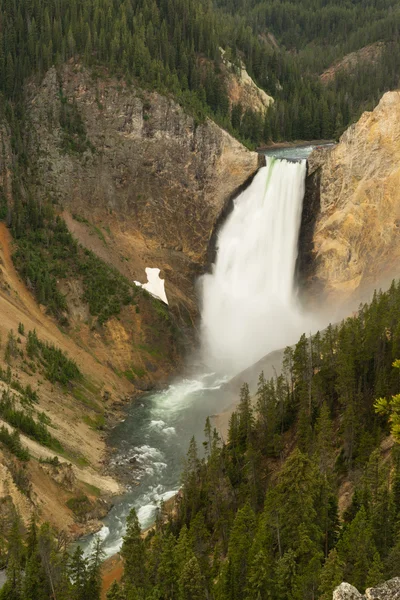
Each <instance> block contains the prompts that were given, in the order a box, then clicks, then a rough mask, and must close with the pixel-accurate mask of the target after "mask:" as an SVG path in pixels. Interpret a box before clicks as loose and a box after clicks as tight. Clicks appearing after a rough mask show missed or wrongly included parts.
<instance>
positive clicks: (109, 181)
mask: <svg viewBox="0 0 400 600" xmlns="http://www.w3.org/2000/svg"><path fill="white" fill-rule="evenodd" d="M27 107H28V114H29V118H30V124H31V127H32V130H31V151H32V152H31V154H32V155H33V156H34V157H36V166H37V173H38V182H37V183H38V187H39V189H40V191H41V192H42V193H43V194H47V195H52V196H54V197H55V198H57V199H58V201H59V202H61V203H62V205H63V206H64V208H65V209H66V210H67V211H68V213H70V214H75V213H76V214H78V215H80V217H83V218H85V219H88V220H89V221H90V222H91V223H94V224H95V225H96V226H99V227H102V226H103V224H104V227H105V228H109V230H110V231H111V234H112V237H113V240H114V245H115V246H116V247H117V248H118V250H119V254H120V255H123V257H124V260H123V262H124V268H123V269H121V270H124V271H125V274H127V275H128V276H129V277H131V278H132V279H136V280H138V281H142V282H144V281H145V275H144V269H145V267H158V268H161V270H162V271H161V277H164V276H165V278H166V291H167V296H168V297H169V299H170V298H171V296H172V299H173V300H174V299H179V298H181V299H182V298H185V299H186V300H188V299H189V301H191V300H193V282H194V279H195V275H196V274H197V273H199V272H200V271H201V270H202V268H203V266H204V263H205V261H206V256H207V246H208V242H209V240H210V238H211V236H212V233H213V230H214V226H215V223H216V221H217V219H218V216H219V215H220V213H221V211H222V210H223V209H224V207H225V205H226V203H227V202H228V201H229V199H230V197H231V196H232V194H234V192H235V190H236V189H237V188H238V187H239V186H241V185H242V184H243V183H244V182H245V181H246V180H247V179H248V178H249V177H250V176H251V175H252V174H254V172H255V171H256V170H257V168H258V165H259V157H258V155H257V154H256V153H254V152H249V151H248V150H246V149H245V148H244V147H243V146H242V145H241V144H240V143H239V142H237V141H236V140H235V139H234V138H232V137H231V136H230V135H229V134H228V133H226V132H225V131H224V130H222V129H221V128H220V127H218V126H217V125H216V124H215V123H214V122H212V121H210V120H208V119H207V120H206V121H205V122H204V123H200V124H199V123H196V121H195V120H194V118H192V117H190V116H188V115H187V114H185V113H184V111H183V110H182V109H181V107H180V106H179V105H178V104H176V103H175V102H174V101H172V100H170V99H167V98H166V97H163V96H161V95H159V94H157V93H146V92H144V91H143V90H140V89H138V88H135V87H134V86H127V85H126V84H125V83H124V82H121V81H117V80H115V79H111V78H109V77H107V75H106V74H104V73H100V74H97V77H93V75H92V74H91V73H90V72H89V71H87V70H85V69H84V68H82V67H81V66H80V65H73V64H68V65H66V66H64V67H63V68H62V69H61V71H60V72H56V70H55V69H51V70H50V71H49V72H48V73H47V75H46V77H45V78H44V80H43V82H42V83H41V85H40V86H37V85H33V84H31V86H30V88H29V89H28V101H27ZM65 110H68V111H69V113H70V117H69V119H70V121H71V120H73V119H75V120H76V121H77V123H78V125H79V123H80V121H81V124H82V125H83V131H84V134H81V141H82V138H83V137H84V138H85V139H84V140H83V142H84V149H83V151H80V152H76V151H75V150H74V147H73V145H72V147H71V144H69V141H70V140H69V138H68V136H69V133H70V132H69V131H68V127H70V126H71V123H70V122H67V123H65V118H64V119H63V114H65ZM63 111H64V113H63ZM76 115H78V117H76ZM77 119H78V120H77ZM79 120H80V121H79ZM72 126H73V127H75V129H76V128H77V127H76V126H75V125H74V123H72ZM73 136H75V137H76V134H75V133H74V132H73V131H72V137H73ZM119 258H121V256H120V257H119ZM116 266H117V267H118V268H119V266H120V265H118V264H117V265H116ZM172 304H173V302H172Z"/></svg>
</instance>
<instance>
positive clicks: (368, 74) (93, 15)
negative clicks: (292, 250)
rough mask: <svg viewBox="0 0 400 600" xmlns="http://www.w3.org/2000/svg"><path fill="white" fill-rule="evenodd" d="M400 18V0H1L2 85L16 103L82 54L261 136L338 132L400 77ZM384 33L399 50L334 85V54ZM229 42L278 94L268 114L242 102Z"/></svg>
mask: <svg viewBox="0 0 400 600" xmlns="http://www.w3.org/2000/svg"><path fill="white" fill-rule="evenodd" d="M399 15H400V8H399V4H398V2H397V3H396V1H395V0H380V1H379V2H372V1H370V0H369V1H368V2H366V3H365V2H344V3H343V4H340V5H337V4H335V3H332V2H325V1H322V0H313V1H311V0H309V1H308V2H306V3H303V2H299V1H292V2H289V1H288V0H287V1H285V2H283V1H278V0H273V1H262V2H261V1H260V0H240V1H237V0H215V5H214V4H213V2H210V1H208V0H198V1H195V0H176V1H174V2H171V1H168V0H124V1H123V2H119V1H116V0H114V1H113V0H84V1H83V2H77V1H76V0H73V1H71V2H70V1H67V0H60V1H56V0H49V1H48V2H41V1H40V0H29V1H28V0H1V1H0V23H1V25H2V26H1V28H0V89H1V91H2V92H3V93H4V95H5V97H6V98H8V99H9V100H10V101H11V102H12V103H15V102H16V101H17V100H18V99H19V98H20V97H21V92H22V89H23V83H24V81H25V79H26V77H28V76H30V75H32V74H39V75H40V74H43V73H44V72H45V71H46V70H47V69H48V68H49V67H50V66H52V65H53V64H56V65H57V64H60V63H62V62H63V61H65V60H67V59H70V58H76V59H79V60H81V61H83V62H84V63H85V64H86V65H88V66H90V67H91V68H93V70H94V73H95V69H96V66H97V65H103V66H107V67H108V68H109V69H110V70H111V71H112V72H113V73H115V74H117V75H120V76H123V77H125V78H126V79H127V81H128V82H129V81H137V82H138V83H139V84H140V85H141V86H144V87H147V88H150V89H158V90H159V91H161V92H163V93H168V94H172V95H173V96H174V97H176V98H177V99H178V100H179V101H180V102H181V103H182V104H183V105H184V106H185V107H186V108H187V110H189V111H191V112H192V113H193V114H195V115H196V116H197V117H198V118H199V119H203V118H204V117H205V116H206V115H210V116H212V117H213V118H214V119H216V120H217V121H218V122H219V123H220V124H222V125H223V126H224V127H226V128H227V129H228V130H230V131H231V132H232V133H234V134H235V135H237V136H238V137H240V138H241V139H243V140H244V141H247V143H249V144H259V143H262V142H266V141H268V140H270V139H275V140H279V139H312V138H313V139H318V138H329V137H334V136H336V135H338V134H339V133H341V132H342V131H343V128H344V127H345V126H346V125H347V124H348V123H349V122H351V121H352V120H354V119H355V118H357V117H358V116H359V114H360V112H361V110H363V109H364V108H371V107H372V106H373V105H374V104H375V103H376V102H377V100H378V99H379V97H380V96H381V94H382V93H383V92H384V91H385V90H387V89H390V88H393V87H396V86H397V85H398V72H399V63H400V52H399V36H398V33H399V24H400V20H399V19H400V17H399ZM269 33H271V34H273V35H274V36H275V38H276V40H277V41H278V44H275V43H272V42H271V41H270V40H269V38H268V37H267V36H268V34H269ZM377 40H382V41H384V42H387V48H386V51H384V53H383V55H382V56H381V57H380V58H379V59H378V60H377V63H376V64H374V65H372V66H371V65H368V66H367V67H364V66H363V65H360V66H359V68H358V69H356V72H355V73H352V74H349V73H347V74H344V73H342V74H341V75H340V76H339V77H337V78H336V79H335V80H334V81H332V82H331V83H330V84H329V85H324V84H323V83H321V81H320V80H319V79H318V74H319V72H320V71H321V69H322V68H323V67H324V66H327V65H328V64H330V62H332V61H333V60H334V59H336V58H340V57H341V56H343V54H344V53H345V52H347V51H349V50H354V49H358V48H360V47H362V46H363V45H366V44H369V43H372V42H375V41H377ZM221 48H223V49H225V50H226V51H227V53H228V54H227V58H229V59H230V62H231V64H232V65H233V67H232V68H237V67H238V66H239V64H240V62H241V61H242V60H243V61H244V63H245V64H246V66H247V69H248V71H249V72H250V74H251V75H252V76H253V77H254V79H255V81H256V82H257V83H258V85H260V86H261V87H263V88H264V89H265V90H266V91H267V92H268V93H270V94H271V95H272V96H273V97H274V98H275V99H276V103H275V105H274V107H273V108H271V110H269V111H268V113H267V115H266V116H265V118H264V116H263V115H260V114H259V113H257V112H254V111H252V110H251V109H246V108H245V107H242V106H240V105H238V106H235V110H230V107H229V100H228V96H227V90H226V85H225V80H224V76H223V71H222V70H221V51H220V49H221Z"/></svg>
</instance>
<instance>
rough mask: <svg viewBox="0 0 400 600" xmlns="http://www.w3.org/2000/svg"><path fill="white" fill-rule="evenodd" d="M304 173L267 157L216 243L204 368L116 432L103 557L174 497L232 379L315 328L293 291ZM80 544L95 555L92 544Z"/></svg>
mask: <svg viewBox="0 0 400 600" xmlns="http://www.w3.org/2000/svg"><path fill="white" fill-rule="evenodd" d="M302 150H303V152H304V149H302ZM305 168H306V165H305V161H300V162H288V161H286V160H284V161H280V160H273V159H271V158H267V165H266V167H264V168H262V169H260V171H259V172H258V173H257V175H256V176H255V178H254V180H253V182H252V183H251V185H250V186H249V187H248V188H247V190H245V191H244V192H243V193H242V194H241V195H240V196H239V197H238V198H237V199H236V200H235V201H234V206H233V210H232V212H231V214H230V215H229V217H228V218H227V220H226V222H225V223H224V224H223V226H222V228H221V230H220V233H219V236H218V241H217V257H216V264H215V265H214V268H213V271H212V273H210V274H207V275H205V276H204V277H203V278H202V281H201V282H200V288H201V292H202V304H201V312H202V325H201V337H202V343H201V349H200V352H201V357H202V363H203V370H202V371H200V372H199V371H197V372H198V373H199V374H198V375H197V376H195V377H193V375H191V376H190V378H188V379H180V380H178V381H177V382H176V383H174V384H173V385H170V386H169V387H168V388H167V389H165V390H163V391H161V392H160V391H157V392H154V393H147V394H144V395H143V396H142V397H141V398H140V399H138V400H136V401H135V402H134V403H132V405H131V406H129V407H128V408H127V410H126V418H125V420H124V421H123V422H122V423H120V424H119V425H117V426H116V427H115V428H114V429H113V431H112V432H111V434H110V436H109V445H110V447H113V448H114V449H115V452H114V454H113V458H112V460H111V467H114V468H115V470H116V472H117V473H118V471H119V473H120V474H122V475H123V477H124V479H126V478H127V477H128V479H129V486H128V489H127V491H126V493H124V495H123V496H121V497H120V498H116V499H115V505H114V507H113V509H112V510H111V511H110V513H109V514H108V516H107V517H106V519H105V520H104V526H103V528H102V529H101V531H100V532H99V534H98V535H99V536H100V538H101V539H102V547H103V551H104V553H105V555H106V556H111V555H112V554H114V553H116V552H117V551H118V550H119V548H120V546H121V544H122V537H123V535H124V533H125V522H126V517H127V515H128V514H129V511H130V509H131V508H132V507H135V508H136V511H137V514H138V517H139V521H140V524H141V527H142V528H143V529H145V528H147V527H149V526H150V525H151V524H152V523H153V522H154V519H155V515H156V512H157V509H158V506H159V505H160V502H161V500H167V499H168V498H170V497H171V496H173V495H174V494H175V493H176V492H177V491H178V489H179V486H180V475H181V472H182V469H183V465H184V457H185V455H186V452H187V449H188V446H189V442H190V439H191V437H192V436H193V435H194V436H195V438H196V439H197V441H198V445H199V447H200V448H201V442H202V440H203V430H204V424H205V420H206V418H207V416H211V415H213V414H216V413H218V412H221V411H223V410H224V409H225V408H226V405H227V396H226V395H225V394H226V392H225V391H224V389H225V388H224V383H225V382H226V381H227V380H228V379H229V377H230V376H232V375H234V374H236V373H237V372H238V371H240V370H242V369H244V368H245V367H247V366H248V365H250V364H251V363H254V362H255V361H257V360H258V359H260V358H261V357H262V356H264V355H265V354H267V353H268V352H269V351H270V350H274V349H276V348H281V347H282V346H285V345H287V344H290V343H294V342H296V341H297V339H298V337H299V335H300V334H301V333H302V332H303V331H306V332H309V331H310V327H311V321H310V319H309V318H308V317H307V316H306V315H304V314H302V311H301V309H300V307H299V304H298V303H297V299H296V290H295V286H294V270H295V262H296V256H297V241H298V233H299V226H300V219H301V211H302V200H303V193H304V178H305ZM196 362H197V361H196ZM197 364H198V363H197ZM229 402H231V397H230V399H229ZM80 543H81V545H82V546H83V548H84V550H85V552H86V553H89V552H90V550H91V549H92V548H93V543H94V537H93V536H87V537H86V539H83V540H81V541H80Z"/></svg>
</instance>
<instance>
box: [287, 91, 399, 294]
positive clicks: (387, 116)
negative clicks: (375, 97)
mask: <svg viewBox="0 0 400 600" xmlns="http://www.w3.org/2000/svg"><path fill="white" fill-rule="evenodd" d="M306 190H307V191H306V195H305V199H304V212H303V223H302V231H301V236H300V256H299V262H298V270H299V275H300V278H301V280H302V282H303V285H304V287H305V290H306V293H307V295H308V298H309V299H310V298H311V299H312V298H313V297H316V296H317V295H318V294H319V293H321V292H323V293H324V294H325V295H326V296H327V297H328V298H330V299H333V298H339V297H340V298H342V299H343V300H349V301H355V300H356V299H359V300H362V299H363V298H364V296H366V294H367V292H368V290H371V289H373V288H374V287H379V286H381V285H382V286H385V285H387V284H388V282H390V280H391V279H392V278H394V277H398V276H399V275H400V266H399V265H400V261H399V259H400V92H388V93H386V94H385V95H384V96H383V97H382V99H381V101H380V102H379V104H378V106H377V107H376V108H375V110H374V111H373V112H366V113H364V114H363V115H362V116H361V118H360V120H359V121H358V122H357V123H355V124H354V125H352V126H351V127H349V129H347V131H346V132H345V133H344V134H343V135H342V137H341V138H340V141H339V143H338V144H337V145H336V146H335V147H333V148H332V149H326V148H320V149H316V150H315V151H314V152H313V153H312V154H311V156H310V159H309V164H308V178H307V186H306Z"/></svg>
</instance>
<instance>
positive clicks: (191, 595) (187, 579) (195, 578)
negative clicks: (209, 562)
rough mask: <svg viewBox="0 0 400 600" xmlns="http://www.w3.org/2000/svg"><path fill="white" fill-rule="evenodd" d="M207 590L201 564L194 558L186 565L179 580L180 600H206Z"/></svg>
mask: <svg viewBox="0 0 400 600" xmlns="http://www.w3.org/2000/svg"><path fill="white" fill-rule="evenodd" d="M204 598H205V590H204V582H203V577H202V575H201V571H200V567H199V563H198V561H197V558H196V557H195V556H192V558H190V559H189V560H188V561H187V562H186V563H185V565H184V567H183V570H182V573H181V576H180V578H179V600H204Z"/></svg>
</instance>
